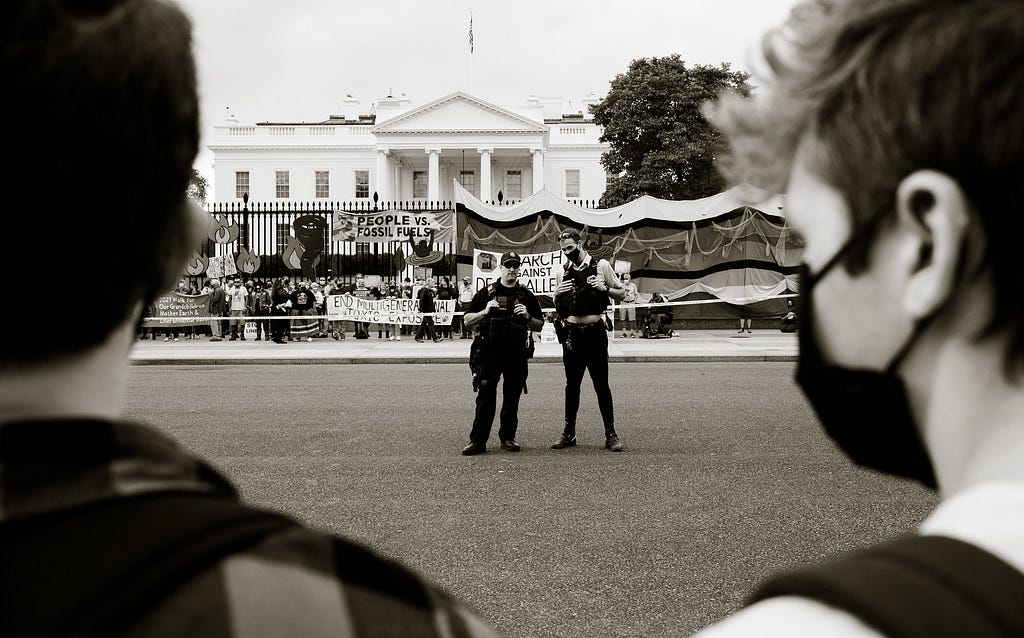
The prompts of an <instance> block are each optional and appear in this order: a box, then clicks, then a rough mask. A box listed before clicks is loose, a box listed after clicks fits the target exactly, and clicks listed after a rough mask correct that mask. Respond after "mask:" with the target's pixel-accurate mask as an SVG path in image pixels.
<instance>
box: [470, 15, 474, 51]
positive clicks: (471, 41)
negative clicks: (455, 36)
mask: <svg viewBox="0 0 1024 638" xmlns="http://www.w3.org/2000/svg"><path fill="white" fill-rule="evenodd" d="M469 52H470V53H472V52H473V12H472V11H470V12H469Z"/></svg>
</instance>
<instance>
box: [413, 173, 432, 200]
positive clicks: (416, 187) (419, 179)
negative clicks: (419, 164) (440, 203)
mask: <svg viewBox="0 0 1024 638" xmlns="http://www.w3.org/2000/svg"><path fill="white" fill-rule="evenodd" d="M427 195H428V191H427V171H413V172H412V196H413V198H414V199H426V198H427Z"/></svg>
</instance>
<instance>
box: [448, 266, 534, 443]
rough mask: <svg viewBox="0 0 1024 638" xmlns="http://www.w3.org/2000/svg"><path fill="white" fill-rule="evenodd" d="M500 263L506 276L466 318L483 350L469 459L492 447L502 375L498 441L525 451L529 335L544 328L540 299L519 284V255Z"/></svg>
mask: <svg viewBox="0 0 1024 638" xmlns="http://www.w3.org/2000/svg"><path fill="white" fill-rule="evenodd" d="M500 263H501V267H500V269H499V272H500V273H501V278H500V279H498V280H496V281H495V282H493V283H491V284H490V285H488V286H486V287H484V288H481V289H480V290H479V291H478V292H477V293H476V295H474V296H473V301H472V302H470V306H469V310H468V311H467V312H466V315H465V318H464V319H465V322H466V325H467V326H468V327H469V328H471V329H472V328H475V327H476V326H477V325H479V326H480V330H479V334H478V336H477V337H476V340H475V341H474V346H473V348H472V350H479V354H478V355H476V354H472V355H471V356H474V357H476V356H479V372H478V373H477V378H478V381H479V390H478V392H477V395H476V414H475V416H474V417H473V430H472V431H471V432H470V434H469V445H467V446H466V447H464V448H463V449H462V453H463V454H464V455H466V456H471V455H473V454H480V453H481V452H484V451H486V449H487V439H488V438H489V437H490V435H491V424H492V423H493V422H494V411H495V409H496V407H497V395H498V378H499V377H502V376H504V377H505V380H504V383H503V384H502V402H501V417H500V425H499V428H498V439H499V440H500V441H501V449H503V450H506V451H508V452H518V451H519V450H520V447H519V443H518V442H516V429H517V428H518V427H519V397H520V395H521V394H522V393H523V392H524V390H525V389H526V376H527V372H528V369H527V359H528V358H529V356H530V353H529V351H528V348H529V342H530V340H531V335H530V331H534V332H539V331H540V330H541V328H543V327H544V318H543V316H542V314H541V309H540V304H539V303H538V302H537V298H536V297H535V296H534V295H533V293H532V292H531V291H530V290H529V289H528V288H526V287H525V286H523V285H521V284H519V282H518V280H519V268H520V266H521V264H522V259H520V257H519V254H518V253H516V252H513V251H510V252H507V253H505V254H504V255H502V256H501V262H500Z"/></svg>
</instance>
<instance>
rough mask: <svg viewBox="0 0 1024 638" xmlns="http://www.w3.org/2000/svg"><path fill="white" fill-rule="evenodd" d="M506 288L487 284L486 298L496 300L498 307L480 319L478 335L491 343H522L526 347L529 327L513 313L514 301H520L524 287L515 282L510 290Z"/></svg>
mask: <svg viewBox="0 0 1024 638" xmlns="http://www.w3.org/2000/svg"><path fill="white" fill-rule="evenodd" d="M506 290H508V288H506V287H504V286H500V290H499V286H498V285H497V284H493V283H492V284H490V285H489V286H487V299H488V301H490V300H491V299H494V300H496V301H497V302H498V309H495V310H492V311H491V312H490V313H488V314H486V315H484V318H483V319H481V320H480V336H482V337H483V338H484V340H486V341H489V342H492V343H501V344H507V345H518V344H522V345H523V347H526V340H527V333H528V332H529V329H528V328H527V327H526V322H524V321H523V320H522V319H520V318H518V317H516V316H515V314H514V313H513V311H514V310H515V307H516V303H520V299H521V297H522V296H524V295H522V294H521V293H522V291H524V290H525V288H523V286H522V285H521V284H519V283H518V282H517V283H516V286H515V288H512V290H511V291H510V292H506ZM499 310H500V312H499Z"/></svg>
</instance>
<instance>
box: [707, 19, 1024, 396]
mask: <svg viewBox="0 0 1024 638" xmlns="http://www.w3.org/2000/svg"><path fill="white" fill-rule="evenodd" d="M763 53H764V61H765V63H766V64H765V67H766V68H764V69H763V70H762V71H761V72H760V73H758V74H755V75H756V76H760V77H758V79H759V80H760V83H761V84H762V88H763V89H764V90H765V94H764V96H756V99H755V100H753V101H752V100H746V99H742V98H740V97H739V96H727V97H724V98H723V99H722V100H721V101H720V102H719V103H718V105H717V106H716V107H712V108H709V109H707V111H706V114H707V115H708V117H709V119H711V120H712V122H713V123H714V124H715V125H716V126H718V128H720V129H721V130H722V131H723V132H724V133H725V134H726V137H727V138H728V139H729V142H730V146H731V153H730V155H729V158H728V161H727V162H726V163H725V164H724V172H726V173H727V175H728V176H729V177H731V178H732V179H734V180H736V181H740V180H742V181H747V182H750V183H753V184H755V185H757V186H761V187H764V188H769V189H772V190H774V191H776V192H781V191H782V187H783V186H784V184H785V181H786V179H788V174H789V168H790V166H791V164H792V160H793V157H794V155H795V153H796V149H797V146H798V145H799V143H800V142H801V140H802V139H804V138H805V137H809V138H811V139H813V140H814V141H816V142H817V143H816V144H814V145H812V146H813V148H811V149H809V150H810V151H811V157H810V159H809V162H808V168H809V169H811V170H812V171H814V172H815V173H816V174H818V175H819V176H821V177H822V178H823V179H824V180H825V181H826V182H828V183H830V184H831V185H832V186H833V187H834V188H836V190H838V191H839V192H840V193H841V194H842V196H843V197H844V199H845V201H846V204H847V206H848V207H849V209H850V214H851V223H852V225H853V229H854V231H853V232H854V233H855V234H860V235H861V236H862V237H863V238H864V241H860V242H857V243H855V245H854V246H852V247H851V250H850V253H849V255H848V256H847V258H846V259H845V260H844V267H845V268H846V269H847V270H848V271H849V272H851V273H852V274H857V273H858V272H859V271H862V270H863V269H864V268H865V266H866V264H867V257H868V254H869V249H870V246H871V244H872V243H873V239H874V237H875V236H876V234H877V233H878V232H879V230H880V228H882V227H884V224H885V222H887V221H891V220H893V219H895V216H894V211H895V205H894V204H895V197H896V189H897V186H898V185H899V183H900V181H902V179H903V178H905V177H906V176H907V175H909V174H910V173H912V172H914V171H915V170H921V169H931V170H935V171H939V172H942V173H944V174H946V175H948V176H950V177H951V178H952V179H954V180H956V181H957V183H958V184H959V185H960V187H961V189H962V190H963V192H964V194H965V196H966V197H967V199H968V201H969V203H970V205H971V208H972V211H973V213H974V214H976V215H977V218H978V220H979V221H980V229H981V232H982V234H983V236H984V239H985V247H984V254H983V255H982V256H980V257H981V259H982V266H983V267H984V268H986V269H988V270H989V272H990V273H991V274H992V278H993V283H994V285H993V290H994V311H993V314H992V317H991V318H990V320H989V323H988V324H987V326H986V327H985V329H984V330H983V332H982V334H981V335H979V337H985V336H990V335H993V334H997V333H1000V332H1002V331H1004V330H1005V331H1008V334H1009V339H1010V346H1011V347H1010V349H1009V350H1008V351H1007V353H1006V359H1005V368H1006V370H1005V371H1006V373H1007V376H1013V374H1014V373H1015V372H1020V371H1022V370H1024V321H1022V319H1024V279H1022V278H1021V277H1020V276H1019V269H1020V267H1019V263H1018V253H1017V246H1016V241H1017V238H1019V237H1020V236H1021V233H1022V231H1024V215H1022V214H1021V212H1022V211H1021V210H1020V208H1021V204H1020V203H1019V201H1020V200H1019V191H1020V188H1019V185H1020V183H1021V181H1022V179H1024V175H1022V169H1024V65H1022V64H1021V60H1024V3H1022V2H1016V1H1015V2H1006V1H1005V0H848V1H847V0H807V1H805V2H803V3H802V4H800V5H798V6H797V7H796V8H795V9H794V10H793V13H792V15H791V17H790V20H789V21H788V22H787V23H786V24H785V25H784V26H783V27H781V28H779V29H776V30H775V31H773V32H770V33H769V34H768V35H767V36H766V37H765V39H764V44H763ZM876 221H879V222H880V223H875V222H876Z"/></svg>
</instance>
